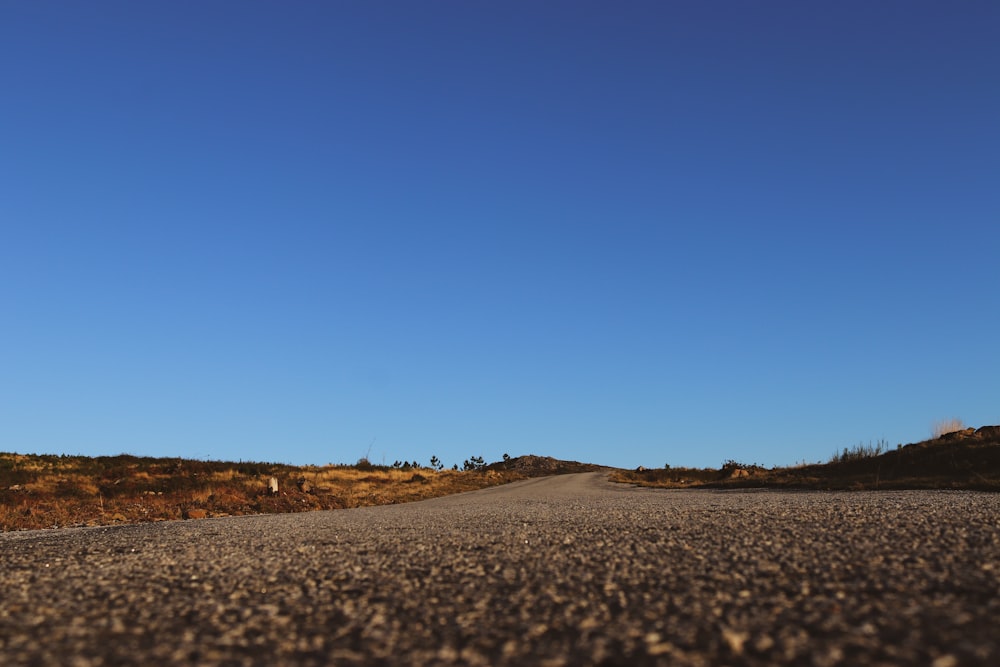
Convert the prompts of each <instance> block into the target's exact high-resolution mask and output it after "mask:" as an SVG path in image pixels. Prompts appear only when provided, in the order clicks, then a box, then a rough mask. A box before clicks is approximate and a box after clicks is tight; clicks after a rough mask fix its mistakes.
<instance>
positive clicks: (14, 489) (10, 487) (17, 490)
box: [7, 484, 27, 493]
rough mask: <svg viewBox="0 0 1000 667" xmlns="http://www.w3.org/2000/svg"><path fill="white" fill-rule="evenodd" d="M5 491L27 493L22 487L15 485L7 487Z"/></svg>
mask: <svg viewBox="0 0 1000 667" xmlns="http://www.w3.org/2000/svg"><path fill="white" fill-rule="evenodd" d="M7 490H8V491H16V492H20V493H24V492H26V491H27V489H25V488H24V487H23V486H22V485H20V484H15V485H13V486H8V487H7Z"/></svg>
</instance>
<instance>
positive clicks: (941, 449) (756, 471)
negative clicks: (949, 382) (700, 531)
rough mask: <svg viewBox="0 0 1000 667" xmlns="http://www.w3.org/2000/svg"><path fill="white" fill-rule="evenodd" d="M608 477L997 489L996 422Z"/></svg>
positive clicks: (680, 482) (999, 438)
mask: <svg viewBox="0 0 1000 667" xmlns="http://www.w3.org/2000/svg"><path fill="white" fill-rule="evenodd" d="M959 423H960V422H959ZM611 479H613V480H615V481H619V482H626V483H630V484H639V485H642V486H654V487H665V488H696V487H708V488H778V489H782V488H785V489H845V490H861V489H977V490H983V491H1000V426H984V427H982V428H979V429H972V428H964V429H963V428H960V429H959V430H957V431H949V432H948V433H945V434H944V437H938V438H935V439H933V440H927V441H924V442H918V443H915V444H910V445H905V446H904V445H898V446H896V447H894V448H890V447H889V443H888V442H887V441H885V440H879V441H878V442H877V443H875V444H872V443H870V442H869V443H868V444H867V445H866V444H858V445H857V446H856V447H854V448H845V449H844V451H843V452H840V453H837V454H834V455H833V457H831V459H830V461H829V462H828V463H825V464H823V463H814V464H808V463H806V462H805V461H803V462H800V463H799V464H797V465H793V466H789V467H780V468H771V469H765V468H762V467H760V466H757V465H746V464H742V463H739V462H737V461H733V460H729V461H726V462H725V463H723V464H722V467H721V468H719V469H718V470H714V469H711V468H705V469H701V468H662V469H659V470H647V469H642V470H618V471H615V472H613V473H612V475H611Z"/></svg>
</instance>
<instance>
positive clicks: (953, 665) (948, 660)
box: [931, 653, 958, 667]
mask: <svg viewBox="0 0 1000 667" xmlns="http://www.w3.org/2000/svg"><path fill="white" fill-rule="evenodd" d="M931 667H958V658H956V657H955V656H953V655H952V654H951V653H945V654H944V655H941V656H938V657H936V658H934V662H932V663H931Z"/></svg>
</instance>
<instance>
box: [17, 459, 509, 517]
mask: <svg viewBox="0 0 1000 667" xmlns="http://www.w3.org/2000/svg"><path fill="white" fill-rule="evenodd" d="M525 476H526V475H524V474H522V473H519V472H517V471H509V470H499V471H497V470H490V471H485V470H484V471H475V472H458V471H451V470H447V471H436V470H431V469H429V468H419V469H417V468H411V469H409V470H399V469H393V468H386V467H382V466H371V465H365V466H363V467H362V468H358V467H355V466H333V465H331V466H323V467H318V466H307V467H295V466H288V465H282V464H272V463H254V462H240V463H230V462H219V461H192V460H184V459H153V458H140V457H135V456H128V455H122V456H115V457H96V458H91V457H82V456H47V455H24V454H9V453H0V529H2V530H4V531H8V530H22V529H33V528H50V527H61V526H81V525H102V524H111V523H126V522H129V523H131V522H139V521H162V520H168V519H182V518H188V517H202V516H228V515H241V514H260V513H275V512H295V511H303V510H318V509H340V508H348V507H362V506H367V505H385V504H394V503H401V502H409V501H413V500H422V499H425V498H432V497H436V496H442V495H448V494H452V493H458V492H462V491H470V490H474V489H479V488H483V487H486V486H494V485H497V484H503V483H505V482H509V481H513V480H515V479H522V478H524V477H525ZM271 477H275V478H277V480H278V493H277V494H271V493H269V492H268V488H267V481H268V479H269V478H271Z"/></svg>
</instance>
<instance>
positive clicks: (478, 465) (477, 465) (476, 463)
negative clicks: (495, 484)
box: [462, 456, 486, 471]
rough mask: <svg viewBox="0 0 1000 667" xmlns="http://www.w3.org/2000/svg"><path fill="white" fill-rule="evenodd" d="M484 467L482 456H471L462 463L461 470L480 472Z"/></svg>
mask: <svg viewBox="0 0 1000 667" xmlns="http://www.w3.org/2000/svg"><path fill="white" fill-rule="evenodd" d="M485 467H486V462H485V461H484V460H483V457H482V456H472V457H469V458H467V459H466V460H465V461H464V462H463V463H462V470H467V471H473V470H482V469H484V468H485Z"/></svg>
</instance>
